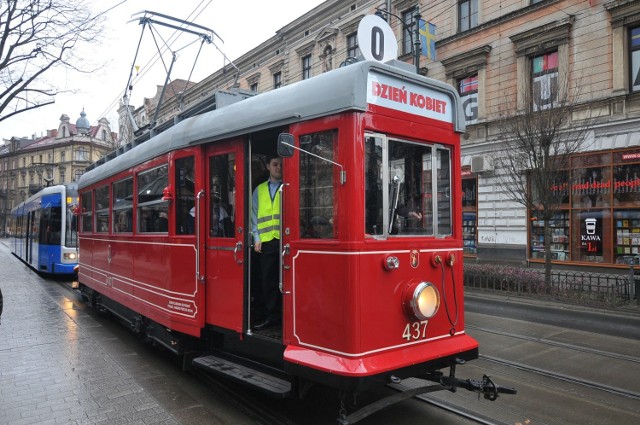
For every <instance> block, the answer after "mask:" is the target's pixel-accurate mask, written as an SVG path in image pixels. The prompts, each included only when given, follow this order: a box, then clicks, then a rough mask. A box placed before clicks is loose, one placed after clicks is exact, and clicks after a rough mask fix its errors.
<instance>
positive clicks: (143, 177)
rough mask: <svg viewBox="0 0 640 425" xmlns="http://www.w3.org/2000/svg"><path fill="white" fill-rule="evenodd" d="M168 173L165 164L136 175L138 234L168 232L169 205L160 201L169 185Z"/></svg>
mask: <svg viewBox="0 0 640 425" xmlns="http://www.w3.org/2000/svg"><path fill="white" fill-rule="evenodd" d="M168 172H169V171H168V166H167V165H166V164H165V165H162V166H160V167H156V168H153V169H151V170H149V171H145V172H142V173H140V174H138V231H139V232H140V233H163V232H164V233H166V232H167V231H168V225H169V219H168V215H167V214H168V211H169V203H168V201H164V200H162V196H163V191H164V188H165V187H167V185H168V184H169V174H168Z"/></svg>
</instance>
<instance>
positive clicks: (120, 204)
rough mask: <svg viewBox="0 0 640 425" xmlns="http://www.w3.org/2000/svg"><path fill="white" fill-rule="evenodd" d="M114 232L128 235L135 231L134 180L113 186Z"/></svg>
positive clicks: (122, 181) (120, 182)
mask: <svg viewBox="0 0 640 425" xmlns="http://www.w3.org/2000/svg"><path fill="white" fill-rule="evenodd" d="M112 211H113V213H112V217H113V218H112V219H113V231H114V232H116V233H127V232H132V231H133V178H128V179H124V180H121V181H119V182H115V183H114V184H113V207H112Z"/></svg>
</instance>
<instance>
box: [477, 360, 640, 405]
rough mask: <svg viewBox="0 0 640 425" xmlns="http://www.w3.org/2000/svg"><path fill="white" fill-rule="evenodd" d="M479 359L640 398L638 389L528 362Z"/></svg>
mask: <svg viewBox="0 0 640 425" xmlns="http://www.w3.org/2000/svg"><path fill="white" fill-rule="evenodd" d="M479 359H480V360H485V361H488V362H492V363H495V364H499V365H502V366H506V367H510V368H514V369H518V370H521V371H524V372H529V373H534V374H536V375H540V376H545V377H548V378H552V379H557V380H561V381H564V382H569V383H572V384H577V385H581V386H584V387H587V388H591V389H596V390H600V391H605V392H608V393H610V394H615V395H618V396H622V397H626V398H629V399H633V400H640V393H639V392H636V391H629V390H625V389H623V388H618V387H613V386H611V385H606V384H601V383H599V382H594V381H591V380H588V379H582V378H578V377H575V376H571V375H567V374H563V373H558V372H554V371H552V370H549V369H543V368H538V367H534V366H529V365H526V364H523V363H519V362H514V361H510V360H505V359H500V358H497V357H493V356H487V355H483V354H481V355H480V356H479Z"/></svg>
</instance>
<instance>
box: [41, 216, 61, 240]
mask: <svg viewBox="0 0 640 425" xmlns="http://www.w3.org/2000/svg"><path fill="white" fill-rule="evenodd" d="M61 216H62V212H61V208H60V207H59V206H48V207H46V208H43V209H42V210H40V243H41V244H44V245H59V244H60V229H61V226H62V222H61Z"/></svg>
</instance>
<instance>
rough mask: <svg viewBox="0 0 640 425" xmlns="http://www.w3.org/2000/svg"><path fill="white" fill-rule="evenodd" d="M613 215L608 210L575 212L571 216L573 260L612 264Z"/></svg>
mask: <svg viewBox="0 0 640 425" xmlns="http://www.w3.org/2000/svg"><path fill="white" fill-rule="evenodd" d="M610 229H611V213H610V211H609V210H608V209H592V210H578V211H576V210H574V211H573V212H572V215H571V234H572V236H571V244H572V249H571V259H572V260H574V261H584V262H589V263H610V262H611V255H610V250H611V237H610V235H611V232H610Z"/></svg>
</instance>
